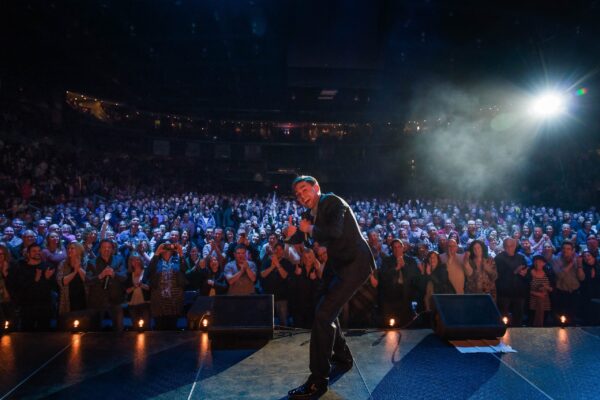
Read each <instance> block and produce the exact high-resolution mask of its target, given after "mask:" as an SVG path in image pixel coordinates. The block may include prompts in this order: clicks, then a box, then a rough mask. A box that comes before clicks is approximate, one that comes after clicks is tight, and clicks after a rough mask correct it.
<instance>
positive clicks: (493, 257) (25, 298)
mask: <svg viewBox="0 0 600 400" xmlns="http://www.w3.org/2000/svg"><path fill="white" fill-rule="evenodd" d="M24 192H27V190H24ZM19 201H22V200H19ZM15 203H16V204H27V203H25V202H21V203H19V202H18V201H15ZM350 204H351V206H352V208H353V210H354V212H355V214H356V216H357V220H358V223H359V225H360V227H361V229H362V231H363V233H364V236H365V238H366V239H367V241H368V243H369V245H370V247H371V250H372V252H373V256H374V258H375V260H376V265H377V269H376V270H375V271H374V272H373V274H372V276H371V277H370V279H369V280H368V281H367V282H366V283H365V284H364V286H363V287H362V288H361V290H359V291H358V292H357V293H356V295H355V296H354V298H353V299H352V301H351V302H350V303H349V305H348V306H347V308H346V309H344V310H343V313H342V318H343V320H344V324H345V325H346V326H382V325H388V324H389V322H390V319H392V318H393V319H394V321H395V324H396V325H397V326H404V325H406V324H408V323H409V322H410V321H411V320H412V319H413V318H414V316H415V313H419V312H423V311H429V310H431V307H432V294H435V293H456V294H465V293H489V294H490V295H491V296H492V297H493V299H494V300H495V301H496V302H497V305H498V307H499V308H500V310H501V312H502V313H503V315H506V316H508V317H509V319H510V323H511V324H512V325H516V326H520V325H522V324H529V325H534V326H542V325H545V324H551V323H555V322H556V321H557V317H558V316H561V315H564V316H566V317H567V319H568V321H569V322H573V323H575V322H576V323H586V324H595V323H598V312H597V310H598V308H597V306H596V303H595V302H596V300H595V299H598V298H600V269H599V267H600V266H599V260H600V254H599V253H598V237H597V233H598V229H600V225H599V218H598V217H599V214H598V212H597V211H596V210H595V209H593V208H592V209H589V210H586V211H577V212H571V211H566V210H561V209H555V208H550V207H542V206H539V207H533V206H532V207H528V206H522V205H518V204H514V203H502V202H501V203H496V204H494V203H466V202H458V201H449V200H443V201H442V200H440V201H422V200H407V201H399V200H398V199H393V198H390V199H383V198H380V199H366V200H365V199H350ZM303 211H304V210H303V209H301V208H300V207H299V206H297V205H296V202H295V201H294V200H293V199H291V198H286V197H278V196H277V195H276V194H271V195H267V196H262V197H259V196H252V197H251V196H242V195H225V194H200V193H184V194H178V195H172V196H164V197H162V196H161V197H153V196H147V195H145V194H143V193H132V194H130V195H128V196H126V195H121V196H119V197H117V198H112V199H104V198H100V197H96V198H91V197H87V198H86V197H80V198H78V199H75V198H72V199H69V200H66V201H64V202H58V203H55V204H46V205H43V206H40V207H37V208H34V207H23V208H18V207H17V208H15V209H11V210H9V213H10V214H8V215H3V216H2V218H0V229H1V230H2V233H3V235H2V237H1V238H0V242H1V243H0V271H1V274H0V301H1V312H2V316H1V317H2V318H3V319H4V320H7V321H10V322H11V326H13V327H18V328H19V329H22V330H47V329H50V326H51V321H52V320H53V319H58V321H59V324H60V322H61V321H62V320H63V319H64V318H68V316H69V315H72V313H80V312H83V311H86V312H94V313H96V314H98V315H100V316H101V317H107V316H109V317H110V318H111V319H112V326H113V328H114V329H115V330H121V329H123V328H124V322H123V321H124V314H128V315H129V316H130V318H131V320H132V321H134V322H135V321H138V320H139V319H144V320H145V321H150V320H151V319H152V320H153V321H154V324H153V326H154V327H155V328H156V329H173V328H175V327H176V324H177V321H178V318H180V317H182V316H185V311H184V310H185V309H186V303H190V302H192V301H193V299H194V298H195V297H197V296H221V295H250V294H255V293H266V294H272V295H273V296H274V300H275V315H276V322H277V324H278V325H280V326H295V327H303V328H307V327H310V325H311V320H312V318H313V315H312V312H313V310H314V306H315V302H316V301H318V297H319V291H320V290H321V289H322V288H323V286H324V285H327V283H328V277H329V273H328V268H327V249H326V247H324V246H322V245H321V244H319V243H316V242H315V243H312V242H310V241H307V242H305V243H303V244H296V245H290V244H288V243H287V242H286V231H287V229H286V228H287V226H288V224H289V221H290V220H291V221H292V222H293V223H294V224H297V223H298V220H299V218H300V217H301V213H302V212H303ZM186 299H187V301H186ZM595 310H596V311H595ZM59 326H60V325H59Z"/></svg>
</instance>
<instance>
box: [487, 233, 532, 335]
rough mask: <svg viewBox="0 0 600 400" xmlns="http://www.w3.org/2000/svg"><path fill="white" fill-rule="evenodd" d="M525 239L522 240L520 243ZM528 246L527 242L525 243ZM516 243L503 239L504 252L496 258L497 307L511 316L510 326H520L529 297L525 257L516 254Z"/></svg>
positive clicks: (510, 239) (513, 240)
mask: <svg viewBox="0 0 600 400" xmlns="http://www.w3.org/2000/svg"><path fill="white" fill-rule="evenodd" d="M525 241H527V239H522V243H523V242H525ZM527 243H528V244H529V241H527ZM516 250H517V241H516V240H515V239H512V238H507V239H504V251H503V252H501V253H500V254H498V255H497V256H496V258H495V259H494V260H495V262H496V270H497V271H498V279H497V280H496V290H497V293H498V307H499V308H500V312H501V313H502V314H503V315H505V316H508V315H511V319H510V321H511V325H513V326H521V324H522V322H523V312H524V309H525V300H526V299H527V296H528V295H529V285H528V282H527V279H526V277H527V273H528V269H527V261H526V259H525V257H524V256H523V255H522V254H520V253H517V252H516Z"/></svg>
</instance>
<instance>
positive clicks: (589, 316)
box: [580, 250, 600, 324]
mask: <svg viewBox="0 0 600 400" xmlns="http://www.w3.org/2000/svg"><path fill="white" fill-rule="evenodd" d="M581 267H582V268H583V272H584V273H585V279H584V280H583V282H581V300H582V304H581V307H580V309H581V310H582V314H583V315H582V317H583V319H584V321H585V322H586V323H587V324H597V323H598V322H600V321H599V319H600V316H599V315H597V313H598V309H597V308H596V307H593V304H592V299H600V263H599V262H598V259H596V257H594V255H593V254H592V253H590V252H589V251H587V250H586V251H584V252H583V254H582V257H581Z"/></svg>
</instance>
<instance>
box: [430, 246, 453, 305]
mask: <svg viewBox="0 0 600 400" xmlns="http://www.w3.org/2000/svg"><path fill="white" fill-rule="evenodd" d="M424 270H425V275H424V276H425V281H426V289H425V310H427V311H431V309H432V304H431V296H432V295H433V294H454V293H455V292H454V287H453V286H452V284H451V283H450V279H448V269H447V267H446V264H444V263H442V262H441V260H440V255H439V253H438V252H437V251H430V252H429V253H428V254H427V257H426V258H425V262H424Z"/></svg>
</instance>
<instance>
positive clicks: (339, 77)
mask: <svg viewBox="0 0 600 400" xmlns="http://www.w3.org/2000/svg"><path fill="white" fill-rule="evenodd" d="M7 3H8V2H5V3H3V5H2V8H3V12H2V14H3V17H4V19H5V21H4V23H3V24H2V31H3V33H2V42H3V45H2V47H3V53H4V54H5V56H4V57H3V59H4V60H3V62H2V67H1V74H2V82H3V86H4V87H7V86H10V85H11V84H17V85H21V84H33V85H37V86H38V87H39V88H40V90H50V91H53V90H54V91H58V92H60V93H64V91H66V90H72V91H79V92H84V93H88V94H91V95H94V96H98V97H102V98H105V99H108V100H113V101H120V102H126V103H129V104H133V105H135V106H137V107H140V108H144V109H150V110H155V111H161V112H178V113H186V112H190V113H194V112H205V111H207V110H209V111H211V110H212V111H213V112H219V111H222V112H225V113H227V112H228V111H231V110H236V111H237V112H240V111H247V112H250V113H252V112H259V113H271V114H278V113H282V114H286V113H287V114H290V113H295V114H296V115H300V116H302V115H304V116H307V117H311V116H318V115H323V114H328V115H332V114H336V115H337V114H340V115H344V114H346V115H349V114H356V113H361V114H369V115H373V116H378V115H386V116H390V115H394V116H402V113H403V110H404V107H405V106H406V99H407V98H410V96H411V95H412V94H414V93H415V92H418V91H419V90H420V87H421V85H422V84H423V82H426V81H428V80H432V79H443V80H451V81H453V82H455V83H459V84H469V83H471V82H473V81H475V80H482V79H493V80H496V81H506V82H510V83H511V84H515V85H520V84H523V85H526V84H527V82H528V80H530V79H532V76H539V75H545V76H546V77H551V78H552V77H554V76H557V77H560V76H564V75H565V74H574V75H577V74H586V73H588V72H589V71H593V70H594V69H595V68H597V67H598V62H599V61H600V60H599V59H598V56H597V55H598V54H600V41H599V40H598V37H600V36H599V34H600V28H599V26H600V24H598V23H597V20H598V17H599V14H600V2H599V1H597V0H581V1H567V0H557V1H551V2H548V1H541V0H535V1H528V2H523V1H513V0H509V1H484V2H482V1H442V0H419V1H395V0H379V1H369V0H364V1H349V0H338V1H319V0H297V1H282V0H251V1H223V0H219V1H217V0H209V1H183V0H176V1H158V0H156V1H123V0H114V1H111V0H90V1H70V2H60V1H15V2H11V4H7Z"/></svg>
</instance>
